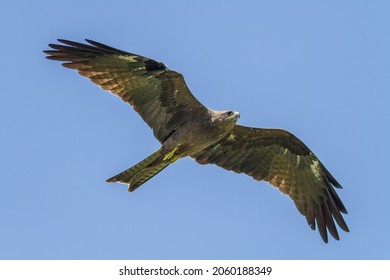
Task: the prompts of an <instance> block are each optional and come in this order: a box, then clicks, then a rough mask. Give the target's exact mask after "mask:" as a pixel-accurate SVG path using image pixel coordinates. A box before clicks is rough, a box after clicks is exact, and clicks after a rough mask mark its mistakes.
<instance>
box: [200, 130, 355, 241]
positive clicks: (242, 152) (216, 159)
mask: <svg viewBox="0 0 390 280" xmlns="http://www.w3.org/2000/svg"><path fill="white" fill-rule="evenodd" d="M193 158H194V159H195V160H196V161H197V162H198V163H200V164H206V163H213V164H216V165H218V166H220V167H222V168H225V169H227V170H232V171H234V172H237V173H245V174H247V175H249V176H252V177H253V178H254V179H256V180H265V181H267V182H269V183H270V184H271V185H273V186H274V187H277V188H278V189H279V190H280V191H281V192H283V193H285V194H287V195H289V196H290V197H291V199H292V200H293V201H294V203H295V205H296V207H297V209H298V211H299V212H300V213H301V214H302V215H304V216H305V217H306V220H307V222H308V224H309V226H310V227H311V228H312V229H313V230H315V229H316V228H318V231H319V232H320V235H321V237H322V239H323V240H324V241H325V242H327V241H328V235H327V231H328V232H329V233H330V234H331V235H332V236H333V237H334V238H335V239H337V240H338V239H339V235H338V232H337V229H336V226H335V222H334V221H336V223H337V224H338V225H339V227H340V228H341V229H343V230H344V231H349V230H348V227H347V225H346V223H345V221H344V219H343V217H342V215H341V213H344V214H346V213H347V211H346V209H345V207H344V205H343V203H342V202H341V200H340V198H339V197H338V195H337V193H336V192H335V189H334V187H336V188H341V186H340V184H339V183H338V182H337V181H336V179H335V178H334V177H333V176H332V175H331V174H330V173H329V171H328V170H327V169H326V168H325V167H324V166H323V164H322V163H321V162H320V161H319V159H318V158H317V157H316V156H315V155H314V154H313V153H312V152H311V151H310V149H309V148H307V146H306V145H305V144H303V143H302V142H301V141H300V140H299V139H298V138H296V137H295V136H294V135H292V134H291V133H289V132H287V131H284V130H280V129H260V128H249V127H243V126H239V125H237V126H236V127H235V128H234V129H233V131H232V132H231V133H230V134H228V135H226V136H225V137H224V138H223V139H222V140H220V141H219V142H217V143H215V144H214V145H211V146H209V147H208V148H206V149H204V150H203V151H201V152H198V153H197V154H195V155H193Z"/></svg>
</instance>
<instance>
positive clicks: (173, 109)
mask: <svg viewBox="0 0 390 280" xmlns="http://www.w3.org/2000/svg"><path fill="white" fill-rule="evenodd" d="M58 41H59V42H61V43H62V44H63V45H58V44H50V45H49V46H50V47H51V48H52V49H53V50H47V51H44V52H45V53H46V54H48V55H49V56H48V57H47V58H48V59H52V60H59V61H63V62H64V63H63V64H62V65H63V66H65V67H67V68H71V69H76V70H77V71H78V72H79V74H80V75H82V76H85V77H87V78H89V79H90V80H91V81H92V82H94V83H96V84H98V85H99V86H100V87H101V88H103V89H105V90H108V91H110V92H111V93H112V94H114V95H117V96H118V97H120V98H121V99H122V100H123V101H124V102H127V103H129V104H130V105H131V106H132V107H133V108H134V109H135V110H136V111H137V112H138V113H139V114H140V115H141V117H142V118H143V120H144V121H145V122H146V123H147V124H148V125H149V126H150V127H151V128H152V130H153V133H154V136H155V137H156V138H157V139H158V141H160V143H161V148H160V149H158V150H157V151H156V152H154V153H153V154H151V155H150V156H148V157H147V158H146V159H144V160H143V161H141V162H140V163H138V164H136V165H134V166H133V167H131V168H129V169H127V170H125V171H123V172H122V173H120V174H118V175H116V176H114V177H112V178H110V179H108V180H107V182H119V183H124V184H128V190H129V191H134V190H135V189H136V188H138V187H139V186H140V185H142V184H143V183H145V182H146V181H147V180H149V179H150V178H152V177H153V176H154V175H156V174H157V173H158V172H160V171H161V170H163V169H164V168H165V167H167V166H168V165H170V164H172V163H173V162H175V161H176V160H177V159H179V158H182V157H186V156H189V157H191V158H193V159H195V160H196V161H197V162H198V163H200V164H206V163H213V164H216V165H218V166H220V167H222V168H225V169H227V170H232V171H234V172H237V173H245V174H247V175H249V176H252V177H253V178H254V179H256V180H264V181H267V182H269V183H270V184H271V185H273V186H275V187H277V188H278V189H279V190H280V191H282V192H283V193H285V194H288V195H289V196H290V197H291V199H292V200H293V201H294V203H295V205H296V207H297V208H298V210H299V212H300V213H301V214H302V215H304V216H305V217H306V219H307V222H308V224H309V225H310V227H311V228H312V229H313V230H314V229H315V228H316V225H317V227H318V230H319V232H320V234H321V237H322V239H323V240H324V241H325V242H327V241H328V236H327V230H328V231H329V232H330V234H331V235H332V236H333V237H334V238H335V239H337V240H338V239H339V236H338V233H337V229H336V226H335V223H334V221H336V222H337V224H338V225H339V227H340V228H341V229H343V230H344V231H347V232H348V227H347V225H346V223H345V221H344V219H343V217H342V215H341V213H344V214H347V210H346V209H345V207H344V205H343V203H342V202H341V200H340V198H339V197H338V195H337V193H336V192H335V189H334V187H335V188H341V186H340V184H339V183H338V182H337V181H336V179H335V178H334V177H333V176H332V175H331V174H330V173H329V171H328V170H327V169H326V168H325V167H324V165H323V164H322V163H321V162H320V161H319V159H318V158H317V157H316V156H315V155H314V154H313V152H311V151H310V149H309V148H308V147H306V145H305V144H303V143H302V142H301V141H300V140H299V139H298V138H296V137H295V136H294V135H292V134H291V133H289V132H287V131H285V130H281V129H263V128H252V127H245V126H240V125H237V124H236V122H237V120H238V118H239V116H240V115H239V113H238V112H235V111H230V110H229V111H214V110H210V109H208V108H206V107H205V106H203V105H202V104H201V103H200V102H199V101H198V100H197V99H196V98H195V97H194V96H193V95H192V94H191V92H190V90H189V89H188V87H187V85H186V83H185V81H184V78H183V76H182V75H181V74H180V73H177V72H175V71H172V70H170V69H168V68H167V67H166V66H165V65H164V64H163V63H161V62H158V61H155V60H152V59H149V58H146V57H142V56H139V55H136V54H132V53H128V52H125V51H121V50H119V49H115V48H112V47H110V46H107V45H103V44H101V43H97V42H94V41H91V40H86V41H87V42H88V43H89V44H81V43H76V42H72V41H67V40H58Z"/></svg>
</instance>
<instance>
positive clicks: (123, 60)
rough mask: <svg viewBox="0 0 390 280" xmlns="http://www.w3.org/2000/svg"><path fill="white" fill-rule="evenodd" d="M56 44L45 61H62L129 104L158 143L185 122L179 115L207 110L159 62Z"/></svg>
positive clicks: (93, 46) (92, 45) (91, 46)
mask: <svg viewBox="0 0 390 280" xmlns="http://www.w3.org/2000/svg"><path fill="white" fill-rule="evenodd" d="M58 41H59V42H60V43H62V44H49V46H50V47H51V48H52V50H46V51H44V52H45V53H46V54H48V56H47V58H48V59H51V60H58V61H62V62H63V64H62V65H63V66H65V67H67V68H70V69H76V70H77V71H78V73H79V74H80V75H82V76H84V77H87V78H89V79H90V80H91V81H92V82H93V83H95V84H97V85H99V86H100V87H101V88H102V89H104V90H108V91H110V92H111V93H112V94H114V95H117V96H118V97H120V98H121V99H122V100H123V101H124V102H127V103H129V104H130V105H131V106H133V108H134V109H135V110H136V111H137V112H138V113H139V114H140V116H141V117H142V118H143V120H144V121H145V122H146V123H147V124H148V125H149V126H150V127H151V128H152V129H153V133H154V135H155V137H156V138H157V139H158V140H159V141H160V142H161V143H162V142H164V141H165V140H166V138H167V137H168V136H169V135H170V134H171V133H172V132H173V131H174V130H175V129H177V127H178V126H180V125H181V124H182V123H183V122H186V121H188V118H187V119H186V117H185V115H187V116H188V114H183V112H189V111H191V110H192V111H197V110H198V111H206V110H207V109H206V108H205V107H204V106H203V105H202V104H201V103H200V102H199V101H198V100H196V99H195V97H194V96H193V95H192V94H191V92H190V91H189V89H188V87H187V85H186V83H185V81H184V78H183V76H182V75H181V74H179V73H177V72H175V71H172V70H169V69H168V68H167V67H166V66H165V65H164V64H163V63H161V62H158V61H155V60H152V59H149V58H146V57H143V56H140V55H136V54H133V53H128V52H125V51H122V50H119V49H116V48H113V47H110V46H107V45H104V44H101V43H98V42H95V41H92V40H88V39H87V40H86V41H87V43H88V44H83V43H78V42H73V41H68V40H63V39H59V40H58ZM183 116H184V117H183Z"/></svg>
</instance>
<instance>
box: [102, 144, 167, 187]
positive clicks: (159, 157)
mask: <svg viewBox="0 0 390 280" xmlns="http://www.w3.org/2000/svg"><path fill="white" fill-rule="evenodd" d="M170 163H171V162H170V161H169V160H164V157H163V154H162V151H161V148H160V149H158V150H157V151H156V152H154V153H153V154H151V155H150V156H148V157H147V158H145V159H144V160H142V161H141V162H139V163H137V164H136V165H134V166H133V167H130V168H129V169H127V170H125V171H123V172H121V173H119V174H117V175H115V176H114V177H112V178H110V179H108V180H107V181H106V182H110V183H112V182H118V183H123V184H128V185H129V187H128V190H129V192H132V191H134V190H135V189H136V188H138V187H139V186H141V185H142V184H143V183H145V182H146V181H148V180H149V179H151V178H152V177H153V176H155V175H156V174H157V173H159V172H160V171H161V170H163V169H164V168H165V167H167V166H168V165H169V164H170Z"/></svg>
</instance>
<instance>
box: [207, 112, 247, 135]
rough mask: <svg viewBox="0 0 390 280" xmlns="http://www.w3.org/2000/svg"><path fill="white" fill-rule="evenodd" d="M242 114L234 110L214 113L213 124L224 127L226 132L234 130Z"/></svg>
mask: <svg viewBox="0 0 390 280" xmlns="http://www.w3.org/2000/svg"><path fill="white" fill-rule="evenodd" d="M239 117H240V113H239V112H236V111H232V110H228V111H212V118H211V120H212V122H213V123H215V124H217V125H218V126H219V127H224V130H225V131H229V130H230V129H233V127H234V126H235V125H236V122H237V120H238V118H239Z"/></svg>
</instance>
